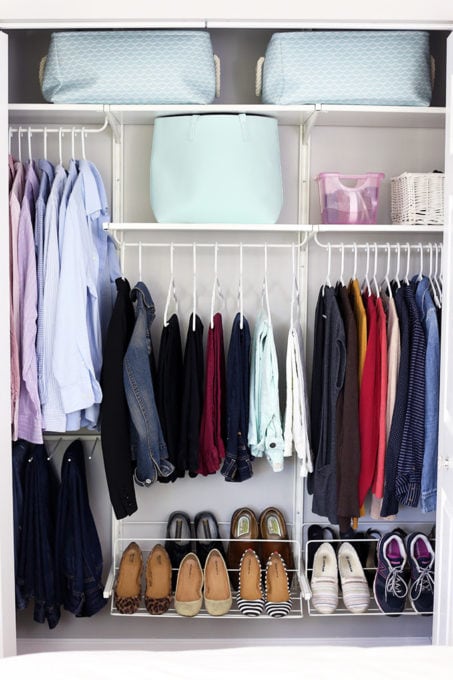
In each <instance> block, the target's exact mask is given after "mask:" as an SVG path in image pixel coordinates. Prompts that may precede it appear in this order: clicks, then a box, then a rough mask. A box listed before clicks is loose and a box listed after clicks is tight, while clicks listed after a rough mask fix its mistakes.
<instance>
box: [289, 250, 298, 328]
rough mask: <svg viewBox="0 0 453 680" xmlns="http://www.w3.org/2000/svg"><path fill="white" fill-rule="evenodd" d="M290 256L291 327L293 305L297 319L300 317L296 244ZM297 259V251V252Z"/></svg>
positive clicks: (292, 324) (292, 325)
mask: <svg viewBox="0 0 453 680" xmlns="http://www.w3.org/2000/svg"><path fill="white" fill-rule="evenodd" d="M291 257H292V265H293V267H292V269H293V271H292V274H293V277H292V286H291V328H294V307H296V310H297V317H296V318H297V319H299V318H300V294H299V282H298V280H297V271H298V266H299V265H298V263H297V265H296V245H295V244H294V243H293V244H292V247H291ZM298 259H299V252H298Z"/></svg>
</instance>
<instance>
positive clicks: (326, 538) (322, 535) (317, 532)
mask: <svg viewBox="0 0 453 680" xmlns="http://www.w3.org/2000/svg"><path fill="white" fill-rule="evenodd" d="M337 538H338V537H337V534H336V533H335V531H334V530H333V529H332V527H321V526H319V524H311V525H310V526H309V527H308V531H307V541H313V543H308V544H307V552H306V560H307V569H313V560H314V557H315V553H316V551H317V550H318V548H319V546H320V545H321V543H330V541H335V539H337ZM331 545H332V548H333V549H334V550H335V551H336V548H337V544H336V543H332V544H331Z"/></svg>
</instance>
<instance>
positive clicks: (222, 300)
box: [210, 243, 225, 329]
mask: <svg viewBox="0 0 453 680" xmlns="http://www.w3.org/2000/svg"><path fill="white" fill-rule="evenodd" d="M218 253H219V246H218V244H217V243H216V244H215V246H214V282H213V284H212V295H211V323H210V325H211V329H213V328H214V306H215V299H216V295H217V297H218V298H219V300H220V303H221V309H222V310H223V309H224V307H225V298H224V296H223V293H222V289H221V287H220V281H219V274H218Z"/></svg>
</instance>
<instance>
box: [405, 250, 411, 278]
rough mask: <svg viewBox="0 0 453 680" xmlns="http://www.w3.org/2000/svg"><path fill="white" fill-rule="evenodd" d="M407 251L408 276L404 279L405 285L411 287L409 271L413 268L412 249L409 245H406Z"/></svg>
mask: <svg viewBox="0 0 453 680" xmlns="http://www.w3.org/2000/svg"><path fill="white" fill-rule="evenodd" d="M406 250H407V262H406V276H405V277H404V283H406V284H407V285H409V270H410V266H411V247H410V244H409V243H406Z"/></svg>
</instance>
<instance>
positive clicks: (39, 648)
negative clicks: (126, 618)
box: [17, 637, 431, 654]
mask: <svg viewBox="0 0 453 680" xmlns="http://www.w3.org/2000/svg"><path fill="white" fill-rule="evenodd" d="M271 644H272V641H271V640H269V639H263V638H250V639H238V640H231V639H226V640H222V639H217V640H212V639H205V640H203V639H199V638H198V639H196V640H191V639H184V638H183V639H172V640H165V639H162V640H158V639H155V638H154V639H152V640H150V639H149V638H145V639H134V640H128V639H123V638H109V639H105V638H104V639H97V640H96V639H93V640H92V639H84V638H81V639H77V638H67V639H64V638H62V639H47V638H19V639H18V640H17V653H18V654H36V653H38V652H64V651H72V652H75V651H93V650H100V651H101V650H102V651H107V650H112V649H113V650H118V649H128V650H142V651H143V650H144V651H152V652H166V651H184V650H194V649H230V648H235V647H260V646H265V647H269V646H271ZM430 644H431V639H430V638H426V637H421V638H419V637H407V638H396V639H395V638H394V637H392V638H384V637H373V638H289V639H286V640H281V639H279V640H278V645H279V646H281V645H287V646H297V647H302V646H305V647H306V646H321V645H324V646H327V645H330V646H332V645H335V646H342V647H344V646H354V647H404V646H408V645H417V646H418V645H430Z"/></svg>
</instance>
